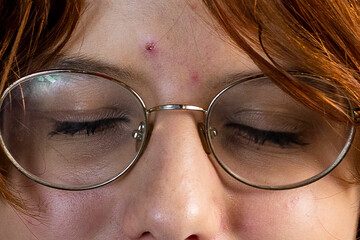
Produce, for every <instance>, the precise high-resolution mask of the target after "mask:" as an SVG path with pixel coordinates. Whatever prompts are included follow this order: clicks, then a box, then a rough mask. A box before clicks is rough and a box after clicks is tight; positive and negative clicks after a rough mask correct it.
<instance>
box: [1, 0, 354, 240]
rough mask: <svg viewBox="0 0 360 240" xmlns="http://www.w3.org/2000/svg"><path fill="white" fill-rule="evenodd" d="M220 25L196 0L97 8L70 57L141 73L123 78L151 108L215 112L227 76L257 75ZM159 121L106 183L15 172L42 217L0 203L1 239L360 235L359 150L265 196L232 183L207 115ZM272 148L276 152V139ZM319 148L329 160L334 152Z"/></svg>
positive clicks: (169, 115)
mask: <svg viewBox="0 0 360 240" xmlns="http://www.w3.org/2000/svg"><path fill="white" fill-rule="evenodd" d="M216 28H217V27H216V26H214V23H213V20H212V19H211V18H210V17H209V16H208V15H207V13H206V12H205V10H204V7H203V6H202V5H201V4H200V3H199V2H198V1H181V0H179V1H177V0H173V1H146V2H145V1H142V2H136V3H134V2H133V1H127V0H124V1H110V0H109V1H107V0H103V1H91V2H89V3H88V7H87V8H86V11H85V13H84V14H83V15H82V17H81V20H80V24H79V25H78V27H77V29H76V31H75V33H74V34H73V36H72V38H71V40H70V42H69V43H68V44H67V45H66V47H65V49H64V50H63V52H62V56H63V57H71V59H77V61H76V62H74V61H73V62H72V64H73V65H72V66H68V67H73V66H75V67H76V68H81V69H82V70H89V71H91V70H96V71H100V72H101V69H103V70H104V71H107V72H106V74H110V75H111V73H108V70H109V69H110V68H104V67H102V68H100V67H98V68H97V69H88V68H89V67H86V65H88V66H91V65H92V64H88V63H89V61H87V60H85V59H92V61H93V62H94V61H96V62H101V64H102V65H109V66H112V67H116V68H119V69H127V71H129V72H131V76H135V77H130V78H124V79H121V80H122V81H123V82H125V83H126V84H127V85H129V86H130V87H131V88H133V89H134V90H135V91H136V92H137V93H138V94H139V95H140V96H141V98H142V99H143V100H144V102H145V104H146V106H147V107H153V106H158V105H163V104H191V105H195V106H200V107H203V108H207V107H208V106H209V103H210V102H211V100H212V98H213V97H214V96H215V95H216V94H217V93H218V92H219V91H220V90H221V89H223V88H224V87H226V86H227V85H228V84H229V81H228V80H227V79H228V78H227V77H228V76H230V75H244V76H246V75H250V74H254V73H260V70H259V69H258V68H257V67H256V65H255V64H254V63H253V62H252V61H251V60H250V58H249V57H248V56H246V55H245V54H244V53H243V52H241V51H239V50H238V49H236V48H234V47H233V46H231V45H230V44H229V43H228V42H227V41H226V40H225V39H226V38H225V36H221V34H219V31H218V30H217V29H216ZM62 66H65V65H64V63H63V65H62ZM290 68H296V66H290ZM104 74H105V72H104ZM115 77H116V76H115ZM80 85H81V83H80ZM105 85H106V84H105ZM105 85H102V86H97V88H103V89H107V91H106V93H104V95H100V94H99V95H94V96H91V100H89V101H90V104H93V105H96V104H97V103H98V102H99V101H112V100H113V99H114V98H113V97H111V96H113V95H114V94H112V91H113V89H111V87H107V86H105ZM257 89H258V88H254V87H253V86H252V87H251V86H250V87H249V88H248V89H247V92H248V93H249V98H250V97H251V96H255V97H251V98H252V99H253V100H254V101H252V103H253V102H255V103H256V101H258V102H259V103H262V101H263V102H264V100H262V98H261V96H260V94H259V93H258V92H257V91H258V90H257ZM262 89H264V90H263V93H264V94H270V93H271V92H272V93H273V92H274V90H273V89H272V87H271V86H267V85H266V84H265V86H262ZM266 89H267V90H266ZM269 89H270V90H269ZM78 94H80V95H81V94H83V95H86V92H80V93H78ZM64 96H73V94H69V92H64ZM243 96H246V93H245V94H244V95H243ZM258 96H259V97H258ZM276 96H277V97H278V98H279V99H278V101H279V102H283V103H284V101H285V103H289V104H294V105H293V106H295V107H299V106H298V105H296V104H295V103H290V102H291V101H292V100H290V98H285V100H284V99H283V98H281V97H280V96H282V95H279V94H277V95H276ZM249 98H247V97H243V99H241V101H242V102H246V101H247V100H248V99H249ZM66 99H67V100H68V99H69V97H67V98H66ZM104 99H105V100H104ZM35 100H36V99H35ZM239 101H240V100H239ZM225 102H226V101H225ZM49 105H50V104H49ZM64 105H66V104H64ZM248 105H250V104H248ZM285 105H286V104H284V106H285ZM226 106H231V104H226ZM229 109H230V110H231V108H229ZM229 109H228V108H226V109H223V111H225V112H226V111H230V110H229ZM281 109H284V107H281ZM304 111H305V110H304ZM278 119H280V120H281V119H282V118H281V117H280V118H278ZM151 121H152V125H153V129H152V132H151V138H150V141H149V142H148V145H147V147H146V150H145V151H144V153H143V155H142V156H141V158H140V159H139V161H138V162H137V163H136V165H135V166H134V167H133V168H132V169H131V170H130V171H128V172H127V173H126V174H125V175H124V176H122V177H120V179H117V180H116V181H114V182H112V183H110V184H108V185H106V186H103V187H100V188H96V189H93V190H86V191H77V192H71V191H63V190H55V189H52V188H48V187H45V186H42V185H40V184H36V183H33V182H31V181H30V180H27V179H26V178H25V177H23V176H21V175H20V174H18V173H16V172H14V173H12V174H14V175H16V176H17V177H16V178H17V179H18V181H19V182H21V183H22V184H19V191H20V192H21V197H22V198H24V199H25V201H26V204H27V205H28V206H29V208H30V210H31V211H30V212H31V213H32V214H34V216H31V217H30V216H27V215H23V214H21V213H18V212H16V211H14V210H13V209H12V208H10V207H9V206H8V205H6V204H5V203H3V202H1V203H0V209H1V210H0V218H1V219H2V221H1V222H0V237H1V239H46V240H52V239H69V240H71V239H144V240H145V239H149V240H150V239H175V240H177V239H179V240H181V239H194V240H195V239H219V240H220V239H249V240H250V239H251V240H256V239H274V240H275V239H302V240H303V239H349V240H350V239H354V237H355V232H356V225H357V218H358V207H359V206H358V202H359V201H358V190H359V189H358V187H357V186H353V185H350V184H348V183H346V182H345V181H343V180H342V178H341V177H346V176H350V173H349V171H348V169H349V168H351V167H352V160H354V159H356V157H357V156H356V153H355V151H350V152H349V153H348V155H347V156H346V158H345V160H344V161H343V162H342V163H341V165H340V166H339V167H338V168H337V169H336V170H335V171H334V172H332V173H331V174H329V175H327V176H326V177H324V178H322V179H321V180H319V181H317V182H315V183H312V184H310V185H307V186H304V187H301V188H296V189H292V190H284V191H271V190H260V189H256V188H253V187H249V186H247V185H244V184H242V183H240V182H238V181H236V180H234V179H233V178H232V177H231V176H229V175H228V174H227V173H225V171H224V170H222V169H221V168H220V167H219V165H218V164H216V163H215V162H214V161H212V160H211V159H210V158H209V156H208V155H207V154H206V152H205V151H204V147H203V145H202V142H201V140H200V137H199V133H198V127H197V124H198V122H201V121H203V118H202V115H201V113H196V112H190V111H160V112H156V113H155V114H154V115H152V119H151ZM247 121H249V122H251V121H253V119H252V118H251V117H250V118H249V119H247ZM280 122H281V121H280ZM317 126H319V127H321V126H320V125H317ZM99 142H101V144H104V145H101V144H100V143H99V145H97V146H96V152H97V153H101V152H102V151H104V149H106V147H107V146H109V145H111V144H112V145H114V144H119V143H118V142H116V140H114V141H108V140H107V142H104V141H99ZM105 143H106V144H105ZM219 144H220V143H219ZM85 145H86V144H85ZM63 147H64V148H67V149H71V148H73V146H71V145H64V146H63ZM268 147H269V149H270V150H271V151H273V146H271V144H270V146H268ZM85 148H86V147H85ZM87 151H90V149H88V150H87ZM232 151H236V149H233V150H232ZM322 151H324V155H325V152H326V149H323V150H322ZM74 152H76V151H75V150H74ZM126 152H128V151H126ZM290 152H291V151H290ZM290 152H288V153H290ZM19 154H25V155H30V154H33V155H34V154H35V156H37V157H38V156H40V155H39V153H33V152H31V153H30V152H23V153H19ZM36 154H38V155H36ZM42 154H47V156H46V157H47V158H50V156H51V158H53V159H54V158H56V154H53V155H51V153H47V152H46V153H43V152H42ZM219 154H222V153H221V152H219ZM100 155H101V154H100ZM225 155H226V153H224V156H225ZM89 174H91V173H89ZM20 186H21V187H20ZM4 219H6V221H4Z"/></svg>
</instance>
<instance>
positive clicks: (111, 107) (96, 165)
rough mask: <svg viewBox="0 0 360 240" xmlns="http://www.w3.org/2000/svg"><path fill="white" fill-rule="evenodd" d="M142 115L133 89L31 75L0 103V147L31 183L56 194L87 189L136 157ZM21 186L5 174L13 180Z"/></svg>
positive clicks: (62, 74)
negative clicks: (0, 144)
mask: <svg viewBox="0 0 360 240" xmlns="http://www.w3.org/2000/svg"><path fill="white" fill-rule="evenodd" d="M144 109H145V108H144V106H143V103H142V101H141V100H140V99H139V98H138V96H137V95H136V94H135V93H134V92H133V91H132V90H131V89H129V88H128V87H127V86H125V85H123V84H120V83H119V82H116V81H114V80H111V79H107V78H105V77H101V76H97V75H92V74H85V73H76V72H66V71H51V72H44V73H40V74H35V75H31V76H29V77H26V78H24V79H21V80H20V81H18V82H16V83H14V84H13V85H12V86H11V87H10V88H9V90H8V91H6V92H5V95H4V96H3V98H2V103H1V127H0V130H1V137H2V143H3V145H4V147H5V151H6V152H7V154H8V155H9V158H10V159H11V160H12V161H13V163H14V164H15V166H16V167H17V168H19V169H20V170H21V171H22V172H23V173H25V174H26V175H27V176H29V177H30V178H32V179H34V180H36V181H38V182H40V183H43V184H45V185H49V186H52V187H56V188H63V189H86V188H92V187H95V186H97V185H102V184H104V183H106V182H109V181H111V180H113V179H115V178H117V177H118V176H120V175H121V174H123V173H124V172H125V171H126V170H127V169H128V168H129V167H130V166H131V165H132V163H133V162H134V161H135V160H136V158H137V157H138V155H139V152H140V150H141V148H142V145H143V142H144V139H145V137H146V132H145V127H144V126H146V116H145V110H144ZM134 132H135V133H136V137H134V136H135V135H134ZM18 179H19V175H18V174H17V175H16V174H11V171H10V181H18Z"/></svg>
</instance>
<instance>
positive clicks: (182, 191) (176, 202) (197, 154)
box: [123, 113, 221, 240]
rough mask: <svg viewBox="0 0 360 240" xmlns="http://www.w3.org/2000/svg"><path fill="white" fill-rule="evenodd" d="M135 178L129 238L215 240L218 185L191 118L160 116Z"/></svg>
mask: <svg viewBox="0 0 360 240" xmlns="http://www.w3.org/2000/svg"><path fill="white" fill-rule="evenodd" d="M159 115H160V114H159ZM169 129H171V131H170V134H169ZM131 175H132V176H134V180H133V183H134V184H133V187H134V188H137V190H136V194H133V197H132V202H131V203H130V204H129V207H128V208H127V210H126V214H125V216H124V224H123V226H124V228H125V232H127V234H128V236H129V237H130V238H140V239H174V240H177V239H178V240H184V239H188V240H196V239H214V236H215V235H216V234H217V232H218V231H219V229H220V217H219V216H220V206H219V205H218V203H219V202H220V201H217V200H216V197H217V196H218V193H219V191H221V188H220V181H219V180H218V177H217V173H216V170H215V169H214V166H213V165H212V163H211V161H210V160H209V158H208V156H207V154H206V153H205V151H204V149H203V146H202V142H201V140H200V137H199V133H198V130H197V122H196V121H195V119H194V117H193V116H192V114H184V113H181V114H180V113H170V114H169V113H166V116H162V115H161V116H159V117H158V118H157V120H156V122H155V123H154V128H153V130H152V135H151V138H150V141H149V143H148V146H147V149H146V150H145V152H144V154H143V156H142V158H141V159H140V160H139V162H138V163H137V165H136V167H135V168H134V169H133V171H132V172H131Z"/></svg>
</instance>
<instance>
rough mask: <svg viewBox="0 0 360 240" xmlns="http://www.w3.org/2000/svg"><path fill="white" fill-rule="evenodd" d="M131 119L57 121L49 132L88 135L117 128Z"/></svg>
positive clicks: (52, 134)
mask: <svg viewBox="0 0 360 240" xmlns="http://www.w3.org/2000/svg"><path fill="white" fill-rule="evenodd" d="M129 122H130V120H129V119H128V118H125V117H121V118H104V119H100V120H96V121H88V122H87V121H84V122H71V121H63V122H62V121H56V123H55V127H54V128H55V130H54V131H51V132H50V133H49V136H54V135H71V136H73V135H75V134H85V135H87V136H90V135H94V134H95V133H100V132H104V131H106V130H108V129H112V128H115V127H116V126H117V125H118V124H119V123H129Z"/></svg>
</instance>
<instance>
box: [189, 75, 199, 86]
mask: <svg viewBox="0 0 360 240" xmlns="http://www.w3.org/2000/svg"><path fill="white" fill-rule="evenodd" d="M190 80H191V83H193V84H196V83H198V82H199V73H198V72H190Z"/></svg>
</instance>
